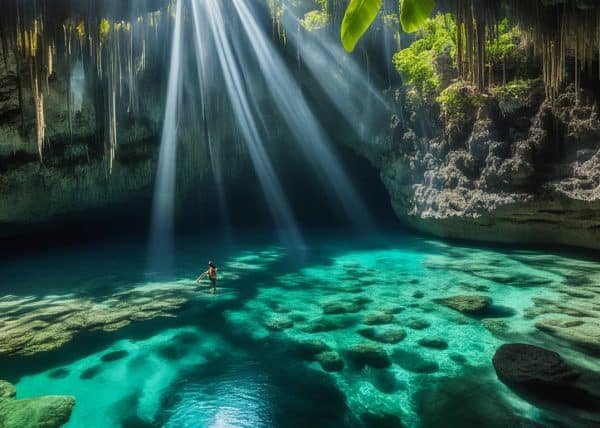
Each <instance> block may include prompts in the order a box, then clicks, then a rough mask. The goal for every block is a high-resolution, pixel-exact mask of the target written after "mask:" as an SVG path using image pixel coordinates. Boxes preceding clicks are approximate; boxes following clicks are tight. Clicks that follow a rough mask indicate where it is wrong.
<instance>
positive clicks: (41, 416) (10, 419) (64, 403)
mask: <svg viewBox="0 0 600 428" xmlns="http://www.w3.org/2000/svg"><path fill="white" fill-rule="evenodd" d="M15 396H16V391H15V388H14V386H13V385H11V384H10V383H8V382H5V381H0V427H2V428H41V427H43V428H54V427H60V426H61V425H64V424H65V423H67V422H68V421H69V418H70V417H71V411H72V410H73V406H74V405H75V398H74V397H70V396H63V395H47V396H42V397H37V398H28V399H22V400H16V399H15Z"/></svg>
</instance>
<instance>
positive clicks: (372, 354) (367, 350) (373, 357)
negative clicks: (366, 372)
mask: <svg viewBox="0 0 600 428" xmlns="http://www.w3.org/2000/svg"><path fill="white" fill-rule="evenodd" d="M346 355H347V356H348V360H349V361H350V362H351V363H352V365H353V366H354V367H356V368H359V369H362V368H363V367H365V366H370V367H373V368H376V369H383V368H386V367H389V366H390V365H391V364H392V363H391V361H390V358H389V356H388V354H387V352H385V349H383V347H381V346H378V345H372V344H370V343H358V344H356V345H354V346H352V347H350V348H349V349H347V350H346Z"/></svg>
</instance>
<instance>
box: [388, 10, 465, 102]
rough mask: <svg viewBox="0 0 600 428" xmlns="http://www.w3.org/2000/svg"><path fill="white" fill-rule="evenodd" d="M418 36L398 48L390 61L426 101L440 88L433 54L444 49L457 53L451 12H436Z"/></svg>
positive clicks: (439, 52) (430, 99)
mask: <svg viewBox="0 0 600 428" xmlns="http://www.w3.org/2000/svg"><path fill="white" fill-rule="evenodd" d="M419 36H420V38H419V39H418V40H415V41H414V42H413V43H412V44H411V45H410V46H409V47H408V48H406V49H403V50H401V51H400V52H397V53H396V54H395V55H394V58H393V61H394V66H395V67H396V70H398V72H399V73H400V75H401V76H402V77H403V79H404V83H405V84H407V85H410V86H411V87H412V88H414V90H415V91H416V93H415V94H414V95H416V96H418V97H421V98H422V99H423V101H425V102H432V101H433V100H434V99H435V96H436V94H437V93H438V92H439V90H440V76H439V75H438V73H437V71H436V69H435V58H436V57H437V56H439V55H441V54H443V53H445V52H448V53H449V54H450V57H451V58H452V59H453V60H454V58H455V57H456V44H455V42H454V40H455V36H456V23H455V21H454V19H453V18H452V16H451V15H442V14H438V15H437V16H435V17H434V18H431V19H427V20H426V21H425V23H424V24H423V27H422V29H421V30H420V33H419Z"/></svg>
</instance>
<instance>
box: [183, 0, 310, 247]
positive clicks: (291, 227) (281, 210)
mask: <svg viewBox="0 0 600 428" xmlns="http://www.w3.org/2000/svg"><path fill="white" fill-rule="evenodd" d="M198 3H199V0H192V15H193V19H194V28H195V31H196V33H198V32H199V31H200V30H199V29H200V28H202V25H203V24H205V22H203V21H202V16H203V15H202V13H205V14H206V16H205V18H206V21H208V22H207V24H208V27H209V28H210V29H211V33H212V34H213V37H214V42H215V48H216V51H217V59H218V61H219V64H220V66H221V71H222V75H223V79H224V81H225V86H226V89H227V93H228V95H229V98H230V101H231V105H232V109H233V112H234V115H235V117H236V120H237V122H238V125H239V127H240V131H241V132H242V134H243V136H244V141H245V143H246V145H247V147H248V152H249V154H250V159H251V161H252V164H253V166H254V169H255V170H256V175H257V176H258V180H259V182H260V185H261V188H262V190H263V192H264V194H265V198H266V201H267V204H268V206H269V209H270V211H271V213H272V215H273V219H274V220H275V223H276V225H277V229H278V232H279V234H280V237H281V239H282V241H283V242H284V243H285V244H286V245H287V246H289V247H292V248H304V243H303V239H302V236H301V234H300V230H299V228H298V225H297V223H296V219H295V218H294V215H293V213H292V210H291V209H290V207H289V204H288V202H287V199H286V197H285V195H284V192H283V189H282V188H281V185H280V183H279V179H278V178H277V174H276V173H275V170H274V169H273V166H272V164H271V161H270V159H269V157H268V154H267V152H266V150H265V148H264V146H263V144H262V140H261V137H260V133H259V131H258V128H257V124H256V121H255V119H254V115H253V112H252V108H251V104H250V101H249V94H248V89H247V87H246V86H245V84H244V79H243V72H242V70H241V67H240V65H239V64H238V62H237V60H236V57H235V55H234V50H233V47H232V46H231V43H230V40H229V38H228V35H227V33H226V26H225V20H224V17H223V10H222V5H221V2H220V0H205V1H204V2H203V6H204V7H202V8H199V7H198ZM198 37H199V36H197V38H198Z"/></svg>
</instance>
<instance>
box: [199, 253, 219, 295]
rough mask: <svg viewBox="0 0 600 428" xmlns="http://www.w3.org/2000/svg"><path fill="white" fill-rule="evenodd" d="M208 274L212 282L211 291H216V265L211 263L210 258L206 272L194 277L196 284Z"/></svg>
mask: <svg viewBox="0 0 600 428" xmlns="http://www.w3.org/2000/svg"><path fill="white" fill-rule="evenodd" d="M205 276H208V279H210V283H211V284H212V292H213V293H216V292H217V267H216V266H215V264H214V263H213V261H212V260H210V261H209V262H208V270H207V271H206V272H202V273H201V274H200V276H199V277H198V278H196V284H198V283H200V280H201V279H202V278H204V277H205Z"/></svg>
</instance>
